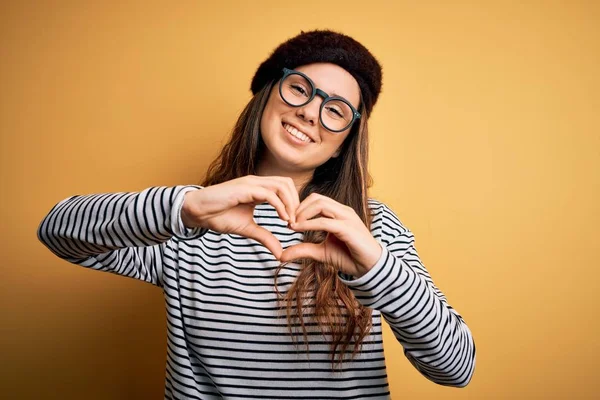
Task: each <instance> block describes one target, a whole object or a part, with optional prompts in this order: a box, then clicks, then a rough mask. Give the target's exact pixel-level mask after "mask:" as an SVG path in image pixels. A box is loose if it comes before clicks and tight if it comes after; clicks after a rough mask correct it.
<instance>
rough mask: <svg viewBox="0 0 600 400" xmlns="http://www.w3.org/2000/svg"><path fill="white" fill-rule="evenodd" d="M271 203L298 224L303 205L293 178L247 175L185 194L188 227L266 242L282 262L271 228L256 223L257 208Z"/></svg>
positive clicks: (287, 219)
mask: <svg viewBox="0 0 600 400" xmlns="http://www.w3.org/2000/svg"><path fill="white" fill-rule="evenodd" d="M264 202H268V203H269V204H271V205H272V206H273V207H275V209H276V210H277V214H279V217H280V218H281V219H282V220H284V221H288V222H293V221H294V216H295V213H296V209H297V208H298V205H299V204H300V199H299V197H298V191H297V190H296V186H295V185H294V181H293V180H292V179H291V178H287V177H279V176H254V175H247V176H244V177H241V178H237V179H232V180H230V181H227V182H223V183H220V184H217V185H213V186H207V187H205V188H203V189H200V190H193V191H190V192H188V193H186V194H185V199H184V203H183V207H182V210H181V214H182V220H183V222H184V225H185V226H187V227H189V228H193V227H198V226H199V227H202V228H208V229H211V230H213V231H215V232H221V233H235V234H238V235H241V236H244V237H247V238H251V239H254V240H256V241H258V242H260V243H262V244H263V245H264V246H265V247H266V248H267V249H269V251H271V253H273V255H274V256H275V258H277V259H279V258H280V257H281V253H282V251H283V248H282V246H281V243H280V242H279V240H277V238H276V237H275V236H274V235H273V234H272V233H271V232H269V231H268V230H267V229H265V228H263V227H261V226H258V225H257V224H256V222H254V218H253V216H254V207H255V206H256V205H257V204H260V203H264Z"/></svg>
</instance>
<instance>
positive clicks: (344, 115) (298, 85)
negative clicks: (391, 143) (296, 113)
mask: <svg viewBox="0 0 600 400" xmlns="http://www.w3.org/2000/svg"><path fill="white" fill-rule="evenodd" d="M279 95H280V96H281V98H282V99H283V101H285V102H286V103H287V104H289V105H290V106H292V107H302V106H304V105H306V104H308V103H310V102H311V101H312V100H313V99H314V98H315V96H317V95H319V96H321V97H322V98H323V102H322V103H321V108H320V109H319V120H320V121H321V124H322V125H323V126H324V127H325V128H326V129H327V130H329V131H331V132H342V131H345V130H346V129H348V128H349V127H351V126H352V124H353V123H354V121H356V120H357V119H359V118H360V113H359V112H358V111H356V109H355V108H354V107H353V106H352V104H350V102H349V101H348V100H346V99H344V98H343V97H340V96H329V95H328V94H327V93H325V92H324V91H322V90H321V89H318V88H317V87H315V84H314V82H313V81H312V80H311V79H310V78H309V77H308V76H306V75H305V74H303V73H302V72H300V71H296V70H293V69H288V68H284V69H283V77H282V78H281V79H280V81H279Z"/></svg>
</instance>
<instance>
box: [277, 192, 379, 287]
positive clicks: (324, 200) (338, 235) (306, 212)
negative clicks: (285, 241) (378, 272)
mask: <svg viewBox="0 0 600 400" xmlns="http://www.w3.org/2000/svg"><path fill="white" fill-rule="evenodd" d="M318 215H320V216H319V217H317V218H314V219H310V218H313V217H315V216H318ZM290 228H291V229H293V230H295V231H325V232H327V237H326V239H325V240H324V241H323V243H318V244H317V243H300V244H297V245H293V246H290V247H288V248H286V249H285V250H284V251H283V253H282V254H281V258H280V260H281V261H283V262H288V261H291V260H295V259H299V258H311V259H313V260H316V261H319V262H322V263H325V264H329V265H333V266H335V267H336V268H338V269H339V270H340V271H341V272H343V273H346V274H349V275H352V276H354V277H355V278H359V277H361V276H363V275H364V274H366V273H367V272H368V271H369V270H370V269H371V268H372V267H373V266H374V265H375V263H376V262H377V260H379V257H381V252H382V249H381V245H380V244H379V242H378V241H377V240H376V239H375V238H374V237H373V235H372V234H371V232H370V231H369V229H367V227H366V226H365V224H364V223H363V222H362V220H361V219H360V217H359V216H358V215H357V214H356V212H355V211H354V209H352V208H351V207H348V206H346V205H344V204H341V203H338V202H337V201H335V200H333V199H331V198H329V197H327V196H323V195H320V194H317V193H312V194H311V195H309V196H308V197H307V198H306V199H304V201H303V202H302V203H300V205H299V206H298V209H297V210H296V223H294V224H291V225H290Z"/></svg>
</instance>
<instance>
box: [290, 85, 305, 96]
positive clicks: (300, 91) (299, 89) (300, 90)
mask: <svg viewBox="0 0 600 400" xmlns="http://www.w3.org/2000/svg"><path fill="white" fill-rule="evenodd" d="M292 89H293V90H295V91H296V92H298V93H300V94H303V95H306V94H307V93H306V91H305V90H304V88H303V87H302V86H298V85H292Z"/></svg>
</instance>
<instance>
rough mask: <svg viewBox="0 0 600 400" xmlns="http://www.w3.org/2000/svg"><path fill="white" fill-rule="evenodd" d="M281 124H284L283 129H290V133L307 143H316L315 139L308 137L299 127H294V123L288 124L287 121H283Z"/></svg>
mask: <svg viewBox="0 0 600 400" xmlns="http://www.w3.org/2000/svg"><path fill="white" fill-rule="evenodd" d="M281 125H282V126H283V129H285V130H286V131H288V133H289V134H290V135H292V136H294V137H295V138H297V139H299V140H301V141H303V142H306V143H314V140H312V139H311V138H310V137H308V136H307V135H305V134H304V133H302V132H300V131H299V130H298V129H296V128H294V127H293V126H292V125H290V124H287V123H285V122H282V123H281Z"/></svg>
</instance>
